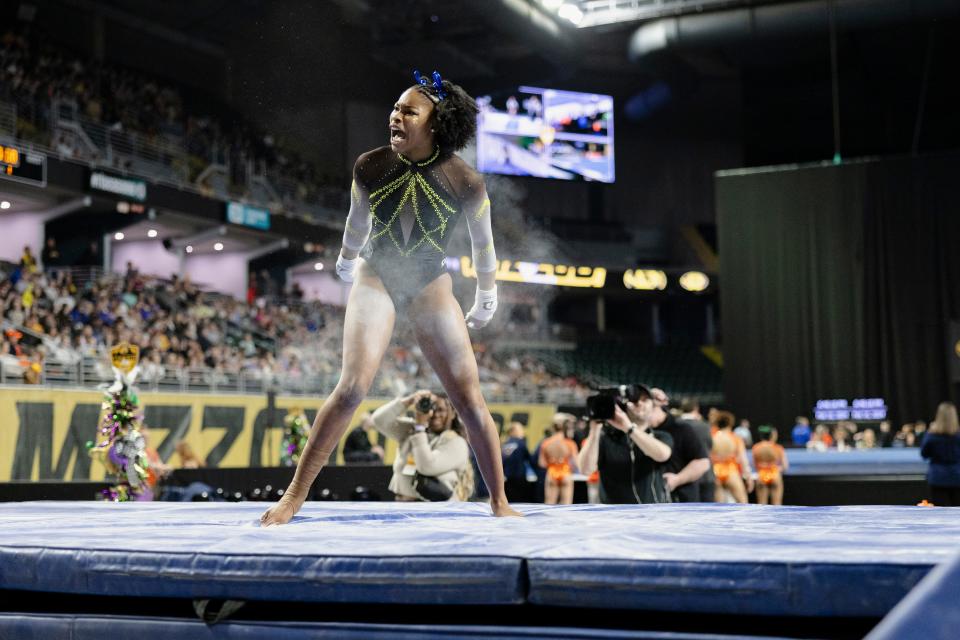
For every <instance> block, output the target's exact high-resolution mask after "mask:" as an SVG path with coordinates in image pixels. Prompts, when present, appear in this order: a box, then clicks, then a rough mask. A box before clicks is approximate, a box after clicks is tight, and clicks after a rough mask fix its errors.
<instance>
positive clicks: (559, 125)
mask: <svg viewBox="0 0 960 640" xmlns="http://www.w3.org/2000/svg"><path fill="white" fill-rule="evenodd" d="M477 106H478V107H480V115H479V116H478V118H477V168H478V169H479V170H480V171H482V172H484V173H500V174H505V175H514V176H535V177H538V178H555V179H558V180H596V181H599V182H613V181H614V169H613V167H614V165H613V97H611V96H605V95H599V94H596V93H579V92H576V91H559V90H556V89H538V88H536V87H519V88H518V89H517V90H516V91H512V92H505V93H500V94H496V95H489V96H480V97H479V98H477Z"/></svg>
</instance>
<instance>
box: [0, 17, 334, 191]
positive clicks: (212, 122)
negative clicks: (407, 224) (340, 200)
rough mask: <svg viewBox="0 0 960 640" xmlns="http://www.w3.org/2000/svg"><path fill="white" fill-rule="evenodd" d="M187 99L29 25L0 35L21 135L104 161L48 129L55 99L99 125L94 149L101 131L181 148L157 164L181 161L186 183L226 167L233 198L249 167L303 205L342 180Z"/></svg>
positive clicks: (4, 96) (4, 76)
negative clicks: (211, 168)
mask: <svg viewBox="0 0 960 640" xmlns="http://www.w3.org/2000/svg"><path fill="white" fill-rule="evenodd" d="M191 97H192V96H191V95H190V94H189V93H188V92H187V91H186V90H184V89H182V88H181V87H178V86H175V85H173V84H171V83H169V82H166V81H163V80H161V79H159V78H156V77H153V76H151V75H148V74H145V73H143V72H140V71H137V70H133V69H129V68H124V67H119V66H116V65H111V64H107V63H104V62H103V61H100V60H95V59H90V58H85V57H82V56H80V55H77V54H75V53H73V52H72V51H70V50H68V49H66V48H64V47H60V46H58V45H57V44H55V43H53V42H52V41H51V40H49V39H48V38H44V37H42V35H41V34H39V33H38V32H36V31H34V30H32V29H31V28H30V27H23V28H21V29H18V30H13V29H7V30H6V31H5V32H4V34H3V36H2V41H0V100H3V101H6V102H10V103H13V104H15V105H16V107H17V115H18V122H17V130H16V132H15V135H16V136H17V137H18V138H23V139H28V140H31V141H34V142H37V143H40V144H43V145H45V146H47V147H49V148H52V149H54V150H55V151H57V152H58V153H60V154H61V155H63V156H66V157H84V158H85V159H92V160H104V158H101V157H99V153H98V152H97V151H95V150H91V149H87V148H84V146H83V145H82V144H80V142H79V140H78V139H77V138H76V136H75V135H72V134H70V133H68V132H66V131H54V129H53V127H52V126H51V124H52V120H53V116H54V113H53V112H52V109H53V108H54V107H55V105H57V108H59V109H60V110H61V112H62V113H66V112H69V113H70V115H71V117H78V118H80V119H82V120H83V121H86V122H90V123H93V124H94V125H102V126H103V129H99V130H98V131H101V132H105V133H100V134H97V133H95V132H94V128H91V129H90V131H89V132H88V133H89V135H90V137H91V139H92V140H93V141H94V143H95V144H97V145H101V144H103V143H104V142H105V141H104V140H101V139H99V136H106V137H109V138H110V140H111V142H112V143H113V144H115V145H116V144H117V143H118V142H120V143H121V147H123V146H125V147H131V146H133V145H132V137H129V136H134V135H135V136H138V137H139V138H138V139H141V140H145V141H146V142H148V143H152V144H154V145H157V146H158V148H164V149H171V150H173V149H179V150H182V151H183V154H182V157H177V155H179V154H171V155H168V156H165V157H163V158H160V160H161V161H165V162H167V163H170V164H175V165H176V164H178V163H179V166H175V167H174V168H175V169H178V170H179V171H180V173H181V174H182V175H184V176H185V177H186V179H188V180H189V181H191V182H192V181H193V180H195V179H196V178H197V176H198V175H199V174H200V173H201V172H202V171H203V170H204V169H205V168H206V167H207V166H209V165H210V164H212V163H219V164H222V165H225V166H228V167H230V168H231V171H230V181H231V187H232V188H233V190H234V191H235V194H234V195H237V196H243V195H245V194H248V193H249V192H248V191H244V190H245V189H246V188H247V187H248V185H247V184H246V182H245V181H246V173H245V167H247V166H248V164H250V165H251V166H253V167H256V168H257V171H258V172H259V173H262V174H266V175H271V176H282V177H283V180H282V182H283V184H279V183H278V184H275V185H274V186H275V188H277V189H278V190H280V191H281V192H282V195H283V196H284V197H290V198H295V199H297V200H299V201H302V202H313V201H315V200H316V199H318V198H319V197H320V189H321V187H322V186H323V185H324V184H336V185H338V186H341V187H342V186H343V185H342V183H343V180H342V179H341V177H340V176H326V175H320V174H319V173H318V172H317V170H316V167H315V166H314V165H313V164H312V163H311V162H309V161H308V160H307V159H305V158H304V157H302V156H301V155H299V154H298V153H296V152H295V151H293V150H291V149H289V148H285V147H284V146H283V145H282V144H280V143H279V142H278V141H277V140H276V139H275V138H274V137H273V136H272V135H271V134H270V133H269V132H264V131H261V130H259V129H258V128H257V127H255V126H254V125H252V124H251V123H249V122H248V121H246V120H244V119H243V118H241V117H239V116H238V115H237V114H235V113H232V112H230V110H229V109H228V108H227V107H226V106H222V107H220V108H219V109H218V112H217V113H208V111H211V109H206V108H201V107H195V108H194V107H193V104H196V103H197V102H198V100H192V101H191ZM124 142H125V143H126V144H125V145H123V144H122V143H124ZM113 160H114V163H115V164H118V165H120V168H127V167H128V166H129V163H128V161H124V160H123V159H122V158H118V157H115V158H114V159H113ZM288 188H289V189H288ZM238 190H239V193H237V191H238Z"/></svg>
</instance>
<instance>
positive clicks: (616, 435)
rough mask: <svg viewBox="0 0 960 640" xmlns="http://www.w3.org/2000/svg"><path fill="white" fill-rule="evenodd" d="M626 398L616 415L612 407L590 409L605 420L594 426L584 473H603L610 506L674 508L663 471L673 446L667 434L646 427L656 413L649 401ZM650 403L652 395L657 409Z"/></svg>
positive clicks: (584, 452)
mask: <svg viewBox="0 0 960 640" xmlns="http://www.w3.org/2000/svg"><path fill="white" fill-rule="evenodd" d="M637 387H639V385H637ZM644 390H645V389H644ZM626 396H627V394H624V395H623V396H622V397H617V398H615V400H614V402H613V410H612V412H611V411H609V407H607V408H606V410H603V409H601V410H600V411H596V410H595V409H596V407H593V408H591V409H590V413H591V415H592V417H593V418H605V419H591V420H590V432H589V435H588V436H587V439H586V440H584V441H583V448H582V449H581V450H580V455H579V463H580V470H581V471H582V472H583V473H584V474H586V475H590V474H591V473H593V472H594V471H595V470H599V472H600V502H602V503H604V504H649V503H658V502H670V492H669V490H668V489H667V486H666V481H665V480H664V477H663V465H664V463H666V462H667V461H668V460H669V459H670V455H671V453H672V449H671V447H672V444H673V440H672V438H671V437H670V435H669V434H668V433H667V432H666V431H659V430H652V429H650V427H649V425H647V424H644V423H645V422H647V421H648V420H647V414H648V413H649V412H650V407H645V406H643V403H644V400H643V399H641V398H639V397H637V398H634V399H633V400H631V399H629V398H628V397H626ZM650 398H651V396H650V393H649V391H646V396H645V400H646V403H647V404H648V405H652V401H651V399H650ZM621 405H622V406H624V407H626V411H624V410H623V408H621ZM611 413H612V415H610V414H611ZM607 415H610V417H607ZM635 420H639V422H640V424H638V423H637V422H636V421H635Z"/></svg>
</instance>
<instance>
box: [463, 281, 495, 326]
mask: <svg viewBox="0 0 960 640" xmlns="http://www.w3.org/2000/svg"><path fill="white" fill-rule="evenodd" d="M496 312H497V286H496V285H494V286H493V289H490V290H489V291H485V290H483V289H481V288H480V287H477V295H476V297H475V299H474V302H473V307H471V308H470V311H469V312H468V313H467V318H466V320H467V326H468V327H469V328H471V329H482V328H484V327H485V326H487V323H488V322H490V319H491V318H493V314H494V313H496Z"/></svg>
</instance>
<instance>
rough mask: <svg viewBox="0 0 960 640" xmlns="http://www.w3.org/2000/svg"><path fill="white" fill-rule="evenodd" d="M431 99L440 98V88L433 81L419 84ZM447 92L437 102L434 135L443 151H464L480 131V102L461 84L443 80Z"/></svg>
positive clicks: (434, 112) (419, 87)
mask: <svg viewBox="0 0 960 640" xmlns="http://www.w3.org/2000/svg"><path fill="white" fill-rule="evenodd" d="M415 88H417V89H419V90H420V91H421V92H422V93H424V94H426V95H427V96H429V97H430V98H431V100H436V98H437V90H436V89H435V88H434V87H433V85H427V86H422V85H415ZM443 90H444V92H445V93H446V94H447V95H446V97H445V98H444V99H443V100H440V101H439V102H436V103H434V106H433V119H434V125H433V130H434V131H433V135H434V139H435V140H436V141H437V144H438V145H439V146H440V149H441V151H445V152H449V153H453V152H455V151H460V150H461V149H463V148H464V147H465V146H467V144H468V143H469V142H470V141H471V140H473V138H474V137H475V136H476V135H477V113H479V112H480V110H479V109H478V108H477V102H476V100H474V99H473V98H471V97H470V95H469V94H468V93H467V92H466V91H464V90H463V87H461V86H460V85H458V84H454V83H452V82H450V81H449V80H444V81H443Z"/></svg>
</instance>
